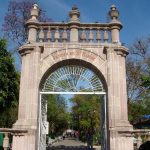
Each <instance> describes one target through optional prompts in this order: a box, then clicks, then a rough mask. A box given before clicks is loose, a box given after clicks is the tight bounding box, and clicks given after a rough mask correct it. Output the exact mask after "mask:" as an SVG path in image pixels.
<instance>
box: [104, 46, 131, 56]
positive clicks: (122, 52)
mask: <svg viewBox="0 0 150 150" xmlns="http://www.w3.org/2000/svg"><path fill="white" fill-rule="evenodd" d="M104 52H105V53H108V52H111V53H114V52H116V53H117V55H121V56H123V57H126V56H127V55H128V53H129V52H128V49H127V48H126V47H125V46H122V45H120V44H107V45H105V47H104Z"/></svg>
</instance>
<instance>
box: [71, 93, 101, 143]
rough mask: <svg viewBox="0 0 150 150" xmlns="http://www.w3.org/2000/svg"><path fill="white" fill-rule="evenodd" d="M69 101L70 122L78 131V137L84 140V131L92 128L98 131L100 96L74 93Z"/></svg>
mask: <svg viewBox="0 0 150 150" xmlns="http://www.w3.org/2000/svg"><path fill="white" fill-rule="evenodd" d="M71 102H72V103H73V107H72V112H71V113H72V123H73V127H74V129H75V130H79V131H80V139H81V140H83V141H84V140H85V139H86V138H85V131H86V130H87V129H89V128H90V129H92V130H94V131H96V133H99V132H100V98H99V96H97V95H75V96H74V97H73V98H72V99H71Z"/></svg>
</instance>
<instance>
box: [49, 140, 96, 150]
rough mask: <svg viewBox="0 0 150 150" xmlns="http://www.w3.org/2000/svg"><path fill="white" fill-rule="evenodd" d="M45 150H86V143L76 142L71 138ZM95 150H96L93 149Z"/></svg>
mask: <svg viewBox="0 0 150 150" xmlns="http://www.w3.org/2000/svg"><path fill="white" fill-rule="evenodd" d="M47 150H88V148H87V146H86V143H83V142H81V141H78V140H76V139H73V138H70V139H69V138H68V139H65V140H61V141H59V142H56V143H54V144H53V145H52V146H49V147H48V148H47ZM93 150H97V149H95V148H94V149H93Z"/></svg>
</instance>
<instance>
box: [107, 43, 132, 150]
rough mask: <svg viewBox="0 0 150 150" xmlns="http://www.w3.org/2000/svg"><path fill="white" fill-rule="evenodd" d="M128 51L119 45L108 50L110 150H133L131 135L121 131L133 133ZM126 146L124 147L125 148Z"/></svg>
mask: <svg viewBox="0 0 150 150" xmlns="http://www.w3.org/2000/svg"><path fill="white" fill-rule="evenodd" d="M127 53H128V52H127V49H126V48H125V47H123V46H119V45H116V44H114V45H111V46H110V47H108V48H107V62H108V63H107V68H108V69H107V71H108V76H107V78H108V110H109V115H108V116H109V118H108V120H109V133H110V139H109V140H110V141H109V142H110V145H109V146H110V147H109V148H110V150H126V148H127V147H128V146H129V147H128V149H130V150H133V143H132V137H131V135H125V134H120V133H119V132H120V131H131V130H132V126H131V125H130V124H129V122H128V114H127V89H126V71H125V56H126V55H127ZM123 145H124V146H123Z"/></svg>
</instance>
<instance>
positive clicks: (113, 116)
mask: <svg viewBox="0 0 150 150" xmlns="http://www.w3.org/2000/svg"><path fill="white" fill-rule="evenodd" d="M38 16H39V8H38V6H37V5H36V4H35V5H34V6H33V8H32V10H31V18H30V19H29V20H28V21H27V23H26V25H27V28H28V42H27V43H25V44H24V45H23V46H22V47H20V49H19V53H20V55H21V57H22V70H21V82H20V97H19V113H18V120H17V121H16V123H15V124H14V126H13V128H15V129H26V130H27V131H28V133H27V134H26V135H25V136H18V137H17V136H14V138H13V150H38V149H39V147H38V137H39V134H38V130H39V119H38V118H39V116H38V115H39V111H40V110H39V105H40V103H39V92H40V91H41V88H42V84H43V83H44V82H45V80H46V78H47V76H48V75H49V74H50V73H52V72H54V71H55V70H56V69H57V68H59V67H62V66H66V65H79V66H84V67H86V68H89V69H91V70H92V71H93V72H94V73H95V74H97V76H98V77H99V79H100V80H101V81H102V83H103V85H104V89H105V92H106V94H107V116H108V120H107V131H108V132H107V137H108V138H107V140H108V141H107V148H106V149H107V150H133V141H132V137H131V134H130V131H132V126H131V125H130V124H129V122H128V113H127V90H126V70H125V57H126V55H127V54H128V50H127V48H126V47H124V46H122V44H121V42H120V38H119V31H120V30H121V28H122V24H121V22H120V21H119V20H118V17H119V12H118V10H117V9H116V7H115V6H114V5H113V6H112V7H111V9H110V11H109V16H110V22H108V23H81V22H80V19H79V17H80V12H79V10H78V8H77V7H75V6H74V7H73V8H72V10H71V11H70V13H69V17H70V19H69V21H68V22H60V23H55V22H39V20H38Z"/></svg>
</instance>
